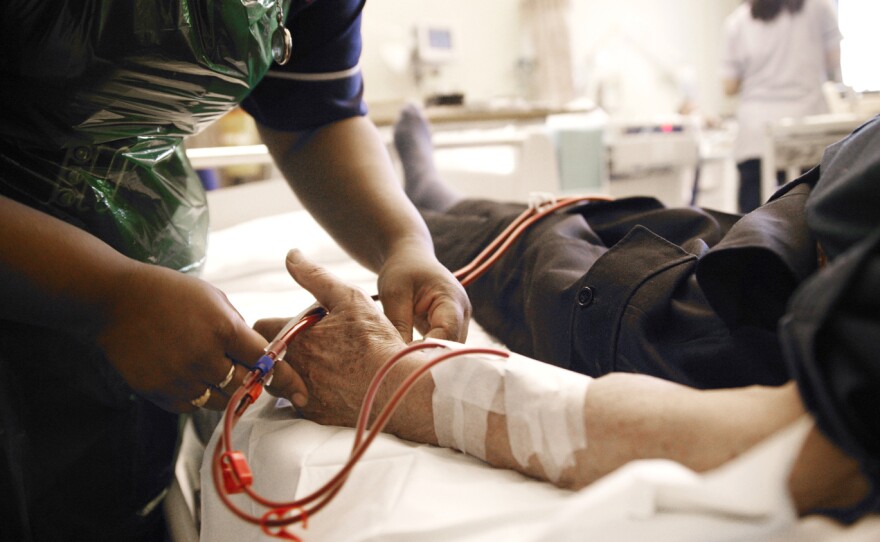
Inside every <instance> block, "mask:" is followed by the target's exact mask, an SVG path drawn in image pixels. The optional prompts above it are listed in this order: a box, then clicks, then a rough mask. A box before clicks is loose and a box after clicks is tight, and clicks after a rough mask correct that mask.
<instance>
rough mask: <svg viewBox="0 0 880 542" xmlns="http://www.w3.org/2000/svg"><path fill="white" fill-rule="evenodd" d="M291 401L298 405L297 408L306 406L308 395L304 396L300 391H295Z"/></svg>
mask: <svg viewBox="0 0 880 542" xmlns="http://www.w3.org/2000/svg"><path fill="white" fill-rule="evenodd" d="M291 402H292V403H293V404H294V405H296V406H298V407H299V408H302V407H304V406H306V405H307V404H309V399H308V397H306V396H305V395H303V394H302V393H299V392H297V393H294V394H293V398H292V399H291Z"/></svg>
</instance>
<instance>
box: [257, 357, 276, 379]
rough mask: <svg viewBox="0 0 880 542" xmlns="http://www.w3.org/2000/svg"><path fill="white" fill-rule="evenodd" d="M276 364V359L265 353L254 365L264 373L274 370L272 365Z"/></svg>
mask: <svg viewBox="0 0 880 542" xmlns="http://www.w3.org/2000/svg"><path fill="white" fill-rule="evenodd" d="M274 366H275V360H274V359H272V358H270V357H269V355H268V354H263V356H262V357H261V358H260V359H258V360H257V363H256V365H254V369H256V370H258V371H260V372H261V373H263V374H264V375H265V374H267V373H268V372H269V371H271V370H272V367H274Z"/></svg>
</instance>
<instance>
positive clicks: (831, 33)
mask: <svg viewBox="0 0 880 542" xmlns="http://www.w3.org/2000/svg"><path fill="white" fill-rule="evenodd" d="M820 6H821V8H820V10H819V17H820V20H819V25H820V28H821V29H822V47H823V48H824V49H825V50H826V51H833V50H835V49H838V48H839V47H840V40H841V39H843V34H841V33H840V24H839V22H838V18H837V7H836V6H835V5H834V4H833V3H832V2H831V0H820Z"/></svg>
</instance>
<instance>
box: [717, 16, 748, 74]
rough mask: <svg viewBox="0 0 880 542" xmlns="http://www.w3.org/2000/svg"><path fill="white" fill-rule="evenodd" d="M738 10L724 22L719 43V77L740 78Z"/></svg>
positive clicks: (740, 54) (740, 55)
mask: <svg viewBox="0 0 880 542" xmlns="http://www.w3.org/2000/svg"><path fill="white" fill-rule="evenodd" d="M740 20H741V18H740V17H739V12H738V11H736V12H734V13H732V14H731V15H730V16H729V17H728V18H727V21H725V23H724V32H723V41H722V43H721V78H722V79H725V80H732V81H738V80H740V79H742V71H743V70H742V60H741V57H742V53H741V52H740V50H739V47H740V41H741V38H740V37H739V36H740V32H739V28H740V26H741V25H740V24H739V21H740Z"/></svg>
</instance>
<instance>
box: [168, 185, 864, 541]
mask: <svg viewBox="0 0 880 542" xmlns="http://www.w3.org/2000/svg"><path fill="white" fill-rule="evenodd" d="M209 202H210V205H211V213H212V228H211V232H210V238H209V244H208V263H207V267H206V269H205V273H204V278H205V279H206V280H208V281H209V282H211V283H212V284H214V285H216V286H217V287H218V288H220V289H221V290H223V291H224V292H225V293H226V294H227V296H228V297H229V299H230V301H231V302H232V303H233V304H234V305H235V306H236V307H237V308H238V310H239V311H240V312H241V314H242V315H243V317H244V318H245V319H246V320H247V321H248V322H249V323H253V322H254V321H255V320H257V319H259V318H261V317H268V316H290V315H293V314H294V313H297V312H299V311H300V310H301V309H303V308H305V307H306V306H307V305H309V304H310V303H311V302H312V298H311V296H310V295H309V294H308V293H307V292H305V291H304V290H302V289H301V288H299V287H298V286H297V285H296V284H295V283H294V282H293V281H292V279H290V277H289V276H288V275H287V273H286V271H285V269H284V265H283V261H284V257H285V254H286V252H287V251H288V249H290V248H292V247H296V248H299V249H301V250H302V251H303V252H304V253H305V254H306V255H307V256H308V257H309V258H311V259H314V260H316V261H317V262H318V263H320V264H322V265H324V266H325V267H327V268H328V269H329V270H330V271H331V272H333V273H335V274H336V275H338V276H340V277H342V278H344V279H345V280H346V281H348V282H349V283H352V284H355V285H358V286H360V287H362V288H363V289H365V290H366V291H367V292H370V293H372V292H373V291H374V288H375V284H374V279H375V277H374V275H373V274H372V273H371V272H369V271H368V270H366V269H364V268H362V267H360V266H359V265H358V264H357V263H355V262H354V261H352V260H351V258H349V257H348V256H347V255H346V254H345V253H344V252H343V251H342V250H341V249H340V248H339V247H338V246H337V245H336V244H335V243H334V242H333V241H332V239H330V237H329V236H328V235H327V234H326V233H325V232H323V230H321V228H320V227H319V226H318V225H317V224H316V223H315V222H314V220H313V219H311V218H310V217H309V215H308V214H307V213H306V212H305V211H303V210H302V209H300V208H299V206H298V203H297V202H296V200H295V198H293V196H292V195H291V194H290V192H289V190H288V189H287V187H286V186H285V185H284V182H283V181H281V180H278V179H276V180H269V181H262V182H258V183H251V184H248V185H243V186H239V187H233V188H227V189H223V190H220V191H216V192H211V193H209ZM468 342H469V343H471V344H488V345H492V346H498V345H497V344H496V343H495V341H494V340H493V339H492V338H491V337H490V336H488V335H487V334H486V333H485V332H483V331H482V330H481V329H480V328H479V326H478V325H476V324H472V329H471V333H470V335H469V339H468ZM808 428H809V421H807V420H802V421H801V422H799V423H798V424H795V425H794V426H792V427H790V428H789V429H788V430H787V431H785V432H783V433H781V434H779V435H777V436H775V437H774V438H772V439H770V440H769V441H767V442H765V443H763V444H761V445H759V446H757V447H756V448H755V449H753V450H752V451H751V452H749V453H748V454H746V455H744V456H742V457H740V458H739V459H737V460H734V461H732V462H731V463H729V464H727V465H724V466H723V467H722V468H720V469H717V470H716V471H713V472H710V473H706V474H703V475H700V474H697V473H694V472H691V471H689V470H688V469H686V468H684V467H682V466H681V465H678V464H675V463H672V462H668V461H662V460H650V461H639V462H635V463H632V464H630V465H627V466H625V467H623V468H621V469H620V470H618V471H617V472H614V473H612V474H610V475H608V476H606V477H605V478H603V479H601V480H600V481H598V482H597V483H595V484H593V485H591V486H590V487H588V488H586V489H584V490H582V491H578V492H572V491H566V490H562V489H558V488H556V487H554V486H552V485H550V484H547V483H543V482H540V481H537V480H533V479H530V478H528V477H525V476H523V475H520V474H518V473H515V472H511V471H506V470H501V469H494V468H491V467H489V466H487V465H485V464H484V463H482V462H481V461H479V460H476V459H474V458H471V457H469V456H466V455H464V454H461V453H458V452H455V451H452V450H448V449H441V448H437V447H433V446H427V445H418V444H414V443H411V442H406V441H402V440H400V439H397V438H395V437H393V436H389V435H383V436H380V437H379V438H378V439H377V440H376V442H375V443H374V444H373V446H372V447H371V448H370V450H369V451H368V452H367V454H366V455H365V457H364V458H363V460H362V461H361V462H360V463H359V464H358V465H357V466H356V467H355V469H354V470H353V472H352V474H351V476H350V477H349V479H348V481H347V483H346V485H345V486H344V487H343V489H342V490H341V491H340V492H339V494H338V495H337V497H336V498H335V500H334V501H333V502H332V503H331V504H330V505H329V506H328V507H327V508H325V509H324V510H322V511H321V512H320V513H319V514H317V515H315V516H314V517H312V518H309V521H308V528H307V529H302V528H299V527H297V528H294V529H292V532H294V533H296V534H297V535H298V536H300V537H302V538H303V539H304V540H306V541H322V542H325V541H337V540H338V541H347V542H348V541H354V542H357V541H368V540H370V541H374V540H383V541H389V540H391V541H393V540H401V541H410V540H419V541H422V540H429V541H434V540H436V541H475V542H476V541H496V540H515V541H538V540H547V541H550V540H552V541H564V540H655V541H662V540H675V541H687V540H694V541H705V540H713V541H722V540H771V541H777V542H788V541H795V540H798V541H801V540H846V541H850V540H877V539H878V537H880V520H878V519H877V518H874V517H871V518H868V519H866V520H863V521H862V522H860V523H859V524H857V525H856V526H855V527H853V528H849V529H844V528H842V527H840V526H838V525H836V524H833V523H831V522H829V521H827V520H824V519H821V518H807V519H802V520H798V519H797V518H796V517H795V515H794V512H793V510H792V507H791V503H790V502H789V500H788V497H787V494H786V492H785V489H784V488H785V480H786V478H787V473H788V470H789V468H790V466H791V463H792V460H793V458H794V455H795V453H796V451H797V449H798V447H799V444H800V442H801V441H802V439H803V437H804V434H805V431H806V430H807V429H808ZM196 433H197V432H196V430H195V429H194V427H193V424H188V426H187V428H186V431H185V434H184V438H183V443H182V450H181V454H180V460H179V463H178V468H177V476H176V478H177V483H176V485H175V487H173V488H172V491H171V494H170V495H169V498H168V502H166V512H168V513H169V516H170V517H171V520H170V522H171V523H172V524H173V531H174V538H175V542H184V541H185V542H189V541H191V540H196V539H198V537H200V539H201V540H203V541H205V542H208V541H210V542H223V541H227V540H228V541H258V540H259V541H263V540H273V539H272V538H269V537H268V536H267V535H265V534H263V533H261V531H260V529H259V528H258V527H256V526H254V525H251V524H248V523H245V522H243V521H241V520H239V519H238V518H236V517H234V516H233V515H232V514H231V513H230V512H229V511H228V510H227V509H226V508H225V507H224V506H223V504H222V503H221V502H220V501H219V499H218V496H217V494H216V492H215V490H214V488H213V486H212V482H211V476H210V470H209V468H210V465H209V458H210V454H204V453H203V451H204V449H205V442H203V441H202V440H200V438H199V436H198V435H197V434H196ZM209 437H210V439H209V442H208V443H207V447H208V449H213V444H214V441H215V439H217V438H218V434H217V432H216V431H215V432H214V433H213V434H212V435H209ZM352 439H353V430H351V429H348V428H341V427H327V426H320V425H317V424H315V423H312V422H309V421H307V420H303V419H297V418H296V417H295V415H294V412H293V409H292V407H291V406H290V405H289V403H286V402H285V401H279V400H276V399H274V398H273V397H271V396H269V395H268V394H266V393H264V394H263V395H262V396H261V397H260V400H259V401H258V402H257V403H256V404H254V405H253V406H252V407H251V408H250V409H249V410H248V411H247V413H246V414H245V416H244V417H243V418H242V419H241V421H240V422H239V424H238V426H237V428H236V431H235V434H234V437H233V443H234V447H235V448H236V449H239V450H242V451H244V453H245V454H246V455H247V456H248V459H249V462H250V465H251V467H252V468H253V471H254V477H255V482H254V488H255V489H256V490H257V491H258V492H260V493H262V494H263V495H265V496H267V497H269V498H275V499H279V500H291V499H293V498H295V497H299V496H302V495H304V494H307V493H308V492H310V491H312V490H314V489H315V488H316V487H318V486H320V485H321V484H322V483H323V482H325V481H326V480H328V479H329V478H330V477H331V476H333V475H334V474H335V473H336V472H337V471H338V469H339V468H341V466H342V465H343V464H344V462H345V460H346V459H347V455H348V452H349V450H350V447H351V443H352ZM237 497H240V496H237ZM242 506H244V507H245V508H248V505H247V504H242ZM251 511H252V512H257V511H258V510H257V509H256V508H253V507H251Z"/></svg>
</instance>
